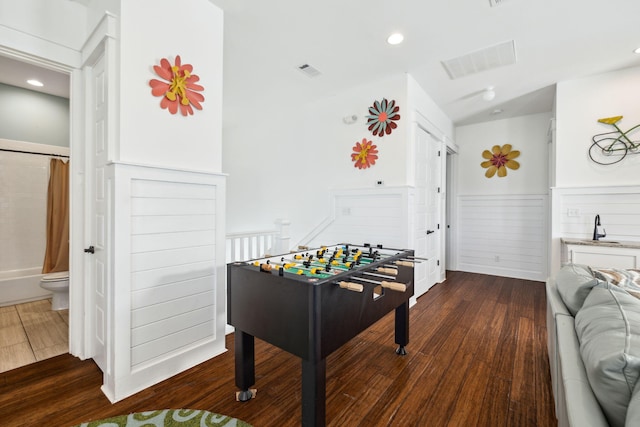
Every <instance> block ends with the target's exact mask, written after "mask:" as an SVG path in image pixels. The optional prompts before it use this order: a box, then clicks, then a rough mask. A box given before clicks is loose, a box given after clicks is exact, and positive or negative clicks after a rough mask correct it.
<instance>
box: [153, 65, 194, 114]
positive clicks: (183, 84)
mask: <svg viewBox="0 0 640 427" xmlns="http://www.w3.org/2000/svg"><path fill="white" fill-rule="evenodd" d="M153 69H154V71H155V72H156V74H158V76H160V77H162V78H163V79H165V80H166V82H163V81H160V80H156V79H151V80H150V81H149V86H151V94H152V95H153V96H162V101H160V106H161V107H162V108H166V109H167V110H169V112H170V113H171V114H176V113H177V112H178V108H180V112H181V113H182V115H183V116H186V115H189V114H193V108H192V106H193V107H195V108H197V109H198V110H202V105H201V102H203V101H204V96H203V95H202V94H201V93H198V92H200V91H203V90H204V87H202V86H201V85H199V84H196V83H197V82H198V81H199V80H200V77H198V76H197V75H195V74H192V72H193V65H191V64H182V61H181V59H180V55H177V56H176V62H175V65H171V63H170V62H169V60H168V59H167V58H162V59H161V60H160V65H159V66H158V65H154V66H153Z"/></svg>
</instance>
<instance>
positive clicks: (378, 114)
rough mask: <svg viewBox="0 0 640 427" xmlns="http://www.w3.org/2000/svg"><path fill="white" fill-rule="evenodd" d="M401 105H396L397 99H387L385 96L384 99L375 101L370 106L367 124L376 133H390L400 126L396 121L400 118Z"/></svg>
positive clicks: (380, 134)
mask: <svg viewBox="0 0 640 427" xmlns="http://www.w3.org/2000/svg"><path fill="white" fill-rule="evenodd" d="M398 111H400V107H398V106H397V105H396V101H394V100H391V102H389V101H387V98H383V99H382V101H380V102H378V101H374V102H373V105H372V106H371V107H369V113H370V115H368V116H367V126H369V130H370V131H371V132H373V134H374V135H378V136H379V137H383V136H384V135H385V134H386V135H389V134H390V133H391V132H392V131H393V130H394V129H395V128H397V127H398V124H397V123H395V122H396V121H398V120H400V114H398Z"/></svg>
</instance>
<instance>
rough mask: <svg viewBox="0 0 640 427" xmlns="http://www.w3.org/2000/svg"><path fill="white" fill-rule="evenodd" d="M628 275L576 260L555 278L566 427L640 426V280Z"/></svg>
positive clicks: (561, 418)
mask: <svg viewBox="0 0 640 427" xmlns="http://www.w3.org/2000/svg"><path fill="white" fill-rule="evenodd" d="M626 273H627V272H625V271H614V274H613V275H611V271H609V270H600V271H598V270H592V269H590V268H589V267H587V266H583V265H574V264H570V265H567V266H564V267H563V268H562V269H561V270H560V272H559V273H558V274H557V275H556V277H555V278H553V279H549V280H548V281H547V284H546V291H547V333H548V350H549V364H550V368H551V381H552V387H553V395H554V399H555V409H556V417H557V418H558V426H559V427H566V426H570V427H605V426H606V427H609V426H611V427H622V426H624V427H631V426H640V385H639V386H637V387H636V383H637V382H638V377H640V299H638V297H637V296H634V292H635V291H636V289H637V290H639V291H640V286H637V284H635V283H631V282H630V280H628V278H624V277H623V279H622V280H620V276H624V275H625V274H626ZM638 273H639V275H638V277H640V272H638ZM627 276H628V274H627ZM614 277H616V278H617V279H614ZM616 282H618V283H616ZM638 296H640V293H639V294H638Z"/></svg>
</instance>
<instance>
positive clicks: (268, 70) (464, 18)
mask: <svg viewBox="0 0 640 427" xmlns="http://www.w3.org/2000/svg"><path fill="white" fill-rule="evenodd" d="M210 1H211V2H212V3H214V4H216V5H218V6H219V7H220V8H221V9H223V10H224V12H225V21H224V22H225V29H224V47H225V49H224V100H223V102H224V120H225V122H226V123H228V124H233V123H241V122H243V121H246V118H247V117H251V115H255V114H262V113H263V112H264V111H265V110H269V111H270V112H271V114H273V115H274V116H277V115H278V111H281V112H282V111H284V110H286V109H287V108H289V107H292V108H296V107H297V106H299V105H302V104H305V103H308V102H312V101H313V100H314V99H316V98H319V97H325V96H332V95H336V94H338V93H340V92H341V91H344V90H347V89H348V88H350V87H353V86H357V85H359V84H362V83H369V82H375V81H376V80H379V79H382V78H384V77H385V76H389V75H394V74H398V73H409V74H410V75H412V76H413V77H414V78H415V79H416V81H417V82H418V83H419V84H420V85H421V86H422V87H423V88H424V89H425V91H426V92H427V93H428V94H429V95H430V96H431V97H432V98H433V100H434V101H435V102H436V103H437V104H438V105H439V106H440V108H441V109H442V110H443V111H444V112H445V113H446V114H447V115H448V116H449V117H450V118H451V119H452V120H453V121H454V123H456V124H458V125H460V124H470V123H477V122H483V121H487V120H493V119H501V118H506V117H513V116H518V115H523V114H532V113H537V112H544V111H551V108H552V103H553V98H554V95H555V83H557V82H559V81H564V80H571V79H576V78H581V77H586V76H589V75H593V74H599V73H602V72H607V71H613V70H617V69H621V68H626V67H632V66H639V65H640V55H638V54H634V53H633V50H634V49H636V48H637V47H640V29H639V28H640V26H639V21H638V17H640V1H638V0H609V1H606V2H603V1H596V0H501V1H500V0H497V3H498V4H499V5H498V6H496V7H491V5H490V0H444V1H440V2H435V1H428V0H393V1H391V0H387V1H382V0H366V1H365V0H324V1H321V2H316V1H301V0H271V1H255V0H254V1H252V0H210ZM494 1H495V0H494ZM395 31H400V32H402V33H403V34H404V36H405V41H404V43H402V44H401V45H398V46H391V45H389V44H387V43H386V41H385V40H386V37H387V36H388V35H389V34H391V33H392V32H395ZM511 40H513V41H514V44H515V51H516V63H515V64H513V65H506V66H502V67H499V68H494V69H490V70H487V71H483V72H480V73H476V74H472V75H468V76H465V77H461V78H458V79H455V80H452V79H451V78H450V77H449V75H448V74H447V72H446V70H445V68H444V67H443V65H442V61H446V60H450V59H453V58H456V57H459V56H462V55H466V54H469V53H472V52H474V51H478V50H481V49H485V48H488V47H491V46H495V45H497V44H500V43H504V42H508V41H511ZM301 64H310V65H312V66H313V67H315V68H316V69H318V70H319V71H320V73H321V74H320V75H319V76H317V77H315V78H309V77H308V76H306V75H305V74H303V73H302V72H300V71H299V70H298V68H297V67H298V66H299V65H301ZM24 67H27V68H24ZM32 76H33V77H36V78H40V79H41V80H43V81H44V82H45V85H46V86H45V87H44V88H42V89H39V90H41V91H43V92H47V93H53V94H55V95H57V96H67V97H68V93H69V79H68V76H67V75H65V74H63V73H59V72H55V71H49V70H43V69H41V68H38V67H33V66H32V65H29V64H20V63H18V62H16V61H14V60H11V59H9V58H6V57H2V56H0V82H1V83H7V84H11V85H14V86H20V87H27V86H28V85H26V83H24V81H25V80H26V79H27V78H31V77H32ZM51 79H53V80H51ZM489 86H493V87H494V88H495V92H496V97H495V99H494V100H493V101H490V102H487V101H484V100H483V99H482V95H481V92H482V91H483V89H485V88H487V87H489ZM29 88H30V89H33V88H32V87H29ZM35 90H38V89H35ZM372 96H374V97H380V96H388V95H387V94H377V95H376V94H373V95H372ZM336 108H340V106H336ZM496 108H501V109H503V110H504V112H503V113H502V114H499V115H491V114H490V112H491V111H493V110H495V109H496ZM350 113H352V112H350V111H345V114H350Z"/></svg>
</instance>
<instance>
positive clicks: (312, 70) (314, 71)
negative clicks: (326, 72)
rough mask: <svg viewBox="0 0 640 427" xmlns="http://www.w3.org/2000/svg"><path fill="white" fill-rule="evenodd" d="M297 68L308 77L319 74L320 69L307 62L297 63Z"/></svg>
mask: <svg viewBox="0 0 640 427" xmlns="http://www.w3.org/2000/svg"><path fill="white" fill-rule="evenodd" d="M298 70H300V71H302V72H303V73H304V74H306V75H307V76H309V77H317V76H319V75H320V71H318V70H317V69H316V68H313V67H312V66H311V65H309V64H302V65H299V66H298Z"/></svg>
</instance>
